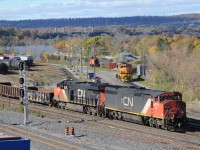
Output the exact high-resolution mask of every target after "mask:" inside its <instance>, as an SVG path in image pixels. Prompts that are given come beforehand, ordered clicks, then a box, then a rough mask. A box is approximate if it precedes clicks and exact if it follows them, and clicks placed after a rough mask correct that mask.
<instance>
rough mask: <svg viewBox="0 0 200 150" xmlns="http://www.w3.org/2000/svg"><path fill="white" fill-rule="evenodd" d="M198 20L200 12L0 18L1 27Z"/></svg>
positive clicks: (187, 22)
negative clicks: (85, 16)
mask: <svg viewBox="0 0 200 150" xmlns="http://www.w3.org/2000/svg"><path fill="white" fill-rule="evenodd" d="M199 21H200V14H184V15H176V16H134V17H115V18H103V17H98V18H66V19H65V18H63V19H46V20H42V19H41V20H19V21H6V20H0V26H2V27H16V28H46V27H57V28H58V27H69V26H70V27H88V26H91V27H96V26H111V25H160V24H180V23H182V24H183V23H184V24H191V23H198V24H199Z"/></svg>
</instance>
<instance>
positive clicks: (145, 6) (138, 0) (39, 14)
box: [0, 0, 200, 20]
mask: <svg viewBox="0 0 200 150" xmlns="http://www.w3.org/2000/svg"><path fill="white" fill-rule="evenodd" d="M188 13H200V1H199V0H0V20H24V19H49V18H70V17H71V18H87V17H122V16H155V15H156V16H163V15H164V16H168V15H177V14H188Z"/></svg>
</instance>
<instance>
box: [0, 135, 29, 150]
mask: <svg viewBox="0 0 200 150" xmlns="http://www.w3.org/2000/svg"><path fill="white" fill-rule="evenodd" d="M0 149H2V150H30V140H29V139H24V138H21V137H13V136H7V135H0Z"/></svg>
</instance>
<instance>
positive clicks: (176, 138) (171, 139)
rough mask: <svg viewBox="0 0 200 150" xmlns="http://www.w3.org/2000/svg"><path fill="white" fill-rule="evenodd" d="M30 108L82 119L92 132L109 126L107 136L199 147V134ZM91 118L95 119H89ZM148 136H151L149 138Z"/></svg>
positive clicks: (62, 116)
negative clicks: (96, 127)
mask: <svg viewBox="0 0 200 150" xmlns="http://www.w3.org/2000/svg"><path fill="white" fill-rule="evenodd" d="M4 102H5V101H4ZM12 103H13V104H15V102H12ZM30 108H31V109H34V110H37V111H40V112H43V113H46V114H49V115H54V116H57V117H61V118H68V119H69V118H71V119H78V120H84V122H85V123H87V124H88V126H87V128H88V131H90V132H91V131H92V132H98V133H103V132H104V130H103V129H104V128H109V129H111V130H108V131H106V132H105V133H104V134H107V135H108V136H115V137H118V138H124V139H129V140H137V138H136V139H135V137H142V138H140V139H143V140H144V141H145V142H147V143H148V142H152V141H154V142H155V143H156V142H158V143H169V144H174V145H177V144H178V145H181V144H182V145H183V146H185V145H187V147H188V148H189V149H200V141H199V142H198V141H197V142H195V141H194V140H192V139H195V138H198V137H199V135H193V134H188V133H170V132H168V131H166V130H161V129H154V128H151V127H145V126H142V125H138V124H131V123H127V122H123V123H122V121H117V120H114V121H112V122H109V121H108V120H107V119H102V118H99V117H95V116H88V115H84V114H80V113H76V112H72V111H66V110H62V111H60V110H59V111H58V110H52V109H49V107H44V106H41V107H38V106H35V105H29V109H30ZM69 112H71V113H69ZM90 117H91V118H95V119H91V118H90ZM91 120H95V121H91ZM94 125H95V126H99V125H101V126H102V127H103V128H102V129H101V130H100V129H98V130H97V129H93V128H91V127H92V126H94ZM132 125H134V126H132ZM140 127H142V129H140ZM84 129H85V128H84ZM113 130H114V131H113ZM116 130H117V131H121V132H124V134H123V133H122V134H121V133H118V132H116ZM155 130H157V131H158V130H160V133H158V132H154V131H155ZM135 135H137V136H135ZM148 136H151V138H150V140H149V137H148Z"/></svg>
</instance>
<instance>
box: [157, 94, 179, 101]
mask: <svg viewBox="0 0 200 150" xmlns="http://www.w3.org/2000/svg"><path fill="white" fill-rule="evenodd" d="M160 100H161V101H163V100H180V101H181V100H182V97H181V96H180V95H174V96H169V95H168V96H167V95H166V96H160Z"/></svg>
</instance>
